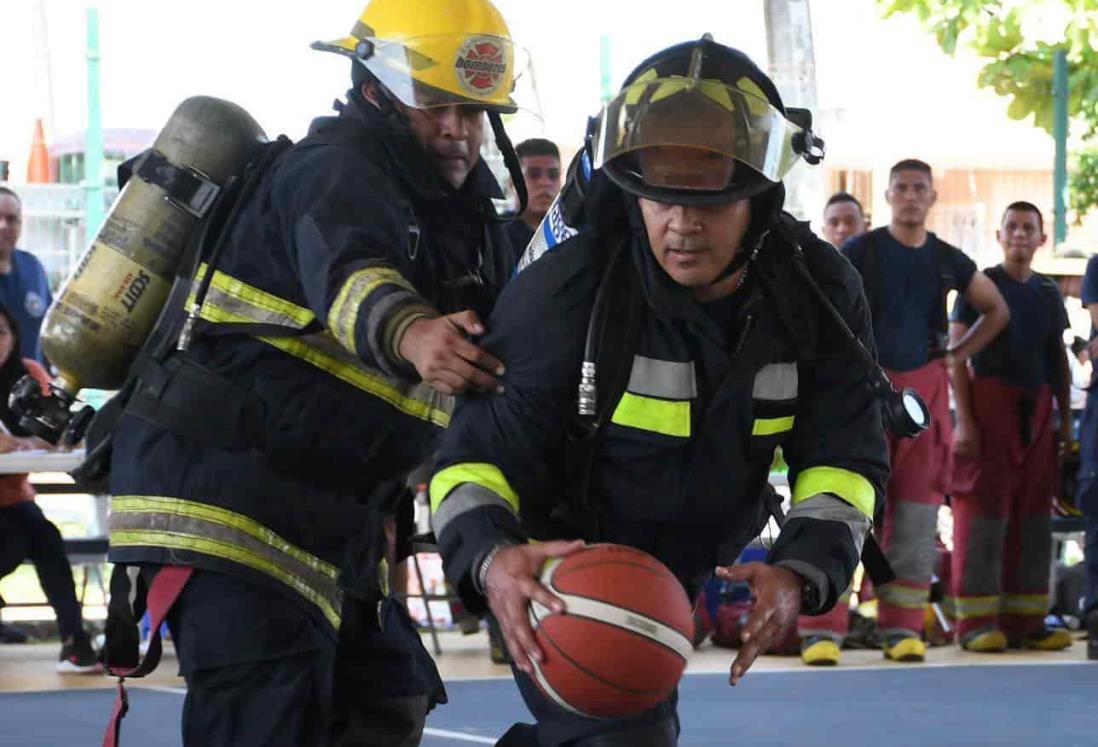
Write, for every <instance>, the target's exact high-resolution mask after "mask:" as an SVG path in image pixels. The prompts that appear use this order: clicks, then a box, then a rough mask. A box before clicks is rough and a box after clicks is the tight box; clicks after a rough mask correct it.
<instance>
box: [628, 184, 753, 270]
mask: <svg viewBox="0 0 1098 747" xmlns="http://www.w3.org/2000/svg"><path fill="white" fill-rule="evenodd" d="M639 202H640V208H641V214H642V215H643V216H644V227H645V229H646V232H647V233H648V243H649V244H651V246H652V254H653V255H655V257H656V261H657V262H659V263H660V267H662V268H663V269H664V271H665V272H666V273H667V274H668V275H670V276H671V279H672V280H674V281H675V282H676V283H678V284H679V285H684V286H686V287H687V288H703V287H705V286H707V285H710V284H711V283H713V282H715V281H716V280H717V278H719V277H720V276H721V273H723V272H724V271H725V269H726V268H727V267H728V265H729V264H730V263H731V262H732V259H733V257H735V256H736V254H737V253H738V252H739V250H740V242H741V241H743V237H744V234H746V233H747V227H748V224H749V223H750V222H751V201H750V200H746V199H745V200H737V201H736V202H729V203H726V204H724V205H706V206H697V205H668V204H666V203H662V202H656V201H654V200H648V199H644V198H641V199H640V200H639Z"/></svg>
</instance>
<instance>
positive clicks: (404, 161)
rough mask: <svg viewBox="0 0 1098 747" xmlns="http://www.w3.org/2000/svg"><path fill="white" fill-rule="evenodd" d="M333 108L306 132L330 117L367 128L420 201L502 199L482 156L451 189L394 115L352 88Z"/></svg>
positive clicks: (472, 201) (393, 170)
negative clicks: (344, 99) (463, 178)
mask: <svg viewBox="0 0 1098 747" xmlns="http://www.w3.org/2000/svg"><path fill="white" fill-rule="evenodd" d="M335 108H336V111H337V112H338V116H337V117H336V118H332V117H324V118H321V119H318V120H316V121H314V123H313V125H312V126H311V127H310V128H309V134H312V133H313V132H314V131H315V130H316V129H317V128H318V127H319V126H322V125H323V123H324V122H325V120H327V121H329V122H331V121H332V120H333V119H337V120H338V121H340V122H349V123H351V124H352V125H353V126H356V127H360V128H362V129H364V130H366V131H368V132H369V133H370V135H371V136H372V137H374V138H376V139H377V140H378V141H379V142H380V143H381V145H382V147H383V148H384V149H385V151H386V153H387V154H388V156H389V159H390V161H391V164H392V167H393V168H392V172H393V173H394V174H395V175H396V176H397V177H398V178H399V179H400V180H401V181H402V182H404V184H405V185H406V186H407V187H408V189H409V190H411V191H412V192H413V193H414V194H415V195H416V197H417V198H418V199H419V200H423V201H444V200H451V199H454V198H459V199H462V200H465V201H468V202H470V203H472V204H481V203H483V202H484V201H485V200H491V199H502V198H503V196H504V195H503V191H502V190H501V189H500V185H499V183H498V182H497V181H496V178H495V176H494V175H493V174H492V170H491V169H490V168H488V165H487V164H486V163H485V162H484V159H483V158H480V159H478V160H477V163H476V166H474V167H473V170H472V171H470V172H469V176H468V178H466V180H465V183H464V184H463V185H462V186H461V187H460V188H459V189H454V187H453V186H451V185H450V184H449V183H448V182H447V181H446V180H445V179H443V178H442V176H441V175H439V173H438V170H437V169H436V168H435V165H434V164H433V163H432V162H431V159H430V158H429V157H428V156H427V154H426V152H424V150H423V148H422V147H421V146H420V145H419V143H418V142H416V140H415V137H414V136H413V135H412V134H411V133H410V132H409V131H408V129H407V128H406V127H405V126H404V125H402V124H401V123H399V122H398V121H397V120H396V117H395V115H386V114H383V113H382V112H381V111H380V110H379V109H377V107H375V106H372V105H371V104H369V103H368V102H366V101H365V100H363V99H362V97H361V96H360V95H358V94H357V93H356V92H354V91H349V92H348V96H347V101H346V102H345V103H344V102H342V101H337V102H336V105H335Z"/></svg>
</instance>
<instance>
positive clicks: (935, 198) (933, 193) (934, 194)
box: [930, 189, 938, 206]
mask: <svg viewBox="0 0 1098 747" xmlns="http://www.w3.org/2000/svg"><path fill="white" fill-rule="evenodd" d="M936 202H938V190H936V189H931V190H930V204H931V206H933V205H934V204H935V203H936Z"/></svg>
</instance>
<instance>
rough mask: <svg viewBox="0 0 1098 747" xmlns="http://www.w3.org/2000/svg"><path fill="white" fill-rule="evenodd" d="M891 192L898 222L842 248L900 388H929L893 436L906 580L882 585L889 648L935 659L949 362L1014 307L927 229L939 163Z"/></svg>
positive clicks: (892, 499) (900, 567) (900, 559)
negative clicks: (932, 631)
mask: <svg viewBox="0 0 1098 747" xmlns="http://www.w3.org/2000/svg"><path fill="white" fill-rule="evenodd" d="M885 198H886V199H887V200H888V204H889V206H890V207H891V208H892V219H891V222H890V223H889V225H888V226H885V227H882V228H876V229H874V230H872V231H869V232H868V233H865V234H862V235H861V236H857V237H855V238H852V239H850V240H849V241H847V242H846V245H845V246H844V247H843V250H842V251H843V254H845V255H846V256H847V258H848V259H849V260H850V261H851V262H852V263H853V264H854V266H855V267H856V268H857V269H858V271H859V272H860V273H861V275H862V281H863V283H864V286H865V294H866V297H867V298H868V300H869V307H870V312H871V314H872V317H873V334H874V337H875V338H876V341H877V354H878V356H879V358H880V361H881V364H882V365H883V366H884V367H885V369H886V370H887V372H888V375H889V377H890V378H891V379H892V383H893V384H894V385H895V386H896V388H897V389H899V388H903V387H912V388H914V389H915V390H916V391H917V392H918V393H919V394H920V395H921V396H922V398H923V400H924V401H925V402H926V404H927V406H928V407H929V408H930V413H931V416H932V423H931V425H930V428H929V429H928V430H927V431H926V432H924V433H923V434H922V435H920V436H919V437H918V438H913V439H896V438H894V437H892V436H891V435H890V436H889V452H890V455H891V462H892V476H891V477H890V479H889V483H888V489H887V500H886V501H885V514H884V523H883V526H882V527H881V537H880V541H881V548H882V549H883V550H884V552H885V555H886V557H887V558H888V559H889V561H890V562H891V564H892V567H893V569H894V570H895V571H896V580H895V581H893V582H892V583H889V584H885V585H884V586H881V587H879V588H878V589H877V595H878V618H877V620H878V629H879V630H880V633H881V638H882V641H883V648H884V653H885V656H886V657H888V658H889V659H892V660H893V661H904V662H918V661H923V660H924V659H925V658H926V644H925V643H924V642H923V640H922V636H921V631H922V630H923V614H924V608H925V606H926V603H927V600H928V596H929V591H930V581H931V577H932V575H933V573H934V566H935V563H936V562H937V557H938V553H937V551H936V548H935V539H936V537H937V527H938V508H939V506H941V505H942V502H943V500H944V497H945V494H946V493H947V492H949V479H950V477H951V472H952V469H951V468H950V462H951V461H952V450H953V449H952V447H953V427H952V420H951V417H950V412H949V376H948V375H947V373H946V371H947V366H952V365H954V364H959V365H964V363H965V361H967V360H968V358H969V357H970V356H971V355H973V354H974V353H976V352H977V351H979V350H981V349H982V348H983V347H984V346H985V345H987V343H988V342H990V341H991V339H992V338H993V337H995V335H997V334H999V332H1000V331H1002V329H1003V327H1005V326H1006V324H1007V321H1008V320H1009V318H1010V313H1009V312H1008V311H1007V306H1006V302H1005V301H1003V297H1002V295H1000V294H999V291H998V289H997V288H996V287H995V284H994V283H992V282H991V281H990V280H988V278H987V276H986V275H984V274H983V273H982V272H980V271H978V270H977V269H976V265H975V264H974V263H973V262H972V260H971V259H969V258H968V257H966V256H965V254H964V253H963V252H962V251H961V250H960V249H958V248H957V247H955V246H950V245H949V244H947V243H945V242H944V241H942V240H941V239H939V238H938V237H937V236H935V235H934V234H933V233H931V232H930V231H928V230H927V228H926V219H927V214H928V213H929V212H930V208H931V206H933V205H934V201H935V200H936V199H937V193H936V192H935V191H934V182H933V178H932V175H931V171H930V166H928V165H927V164H926V163H924V162H923V161H919V160H916V159H907V160H903V161H900V162H899V163H897V164H896V165H894V166H893V167H892V169H891V171H890V172H889V180H888V190H887V191H886V192H885ZM953 289H955V290H957V291H959V292H960V294H961V295H963V296H964V297H965V299H966V300H967V301H968V303H969V304H970V305H971V306H972V307H973V308H974V309H975V310H976V313H977V314H978V316H979V318H978V319H976V320H975V321H974V323H973V324H972V325H971V328H970V329H969V331H968V333H967V334H966V335H965V336H964V338H963V339H961V340H958V341H957V342H956V344H954V345H952V346H950V345H949V338H948V329H947V328H948V323H947V311H946V308H945V305H946V294H947V292H948V291H950V290H953ZM942 359H944V360H945V364H946V365H943V360H942Z"/></svg>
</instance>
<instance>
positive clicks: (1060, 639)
mask: <svg viewBox="0 0 1098 747" xmlns="http://www.w3.org/2000/svg"><path fill="white" fill-rule="evenodd" d="M1020 643H1021V645H1020V646H1017V648H1025V649H1029V650H1031V651H1063V650H1064V649H1065V648H1071V632H1070V631H1067V630H1064V629H1063V628H1039V629H1038V630H1035V631H1033V632H1031V633H1026V634H1025V635H1024V636H1023V637H1022V640H1021V642H1020Z"/></svg>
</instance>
